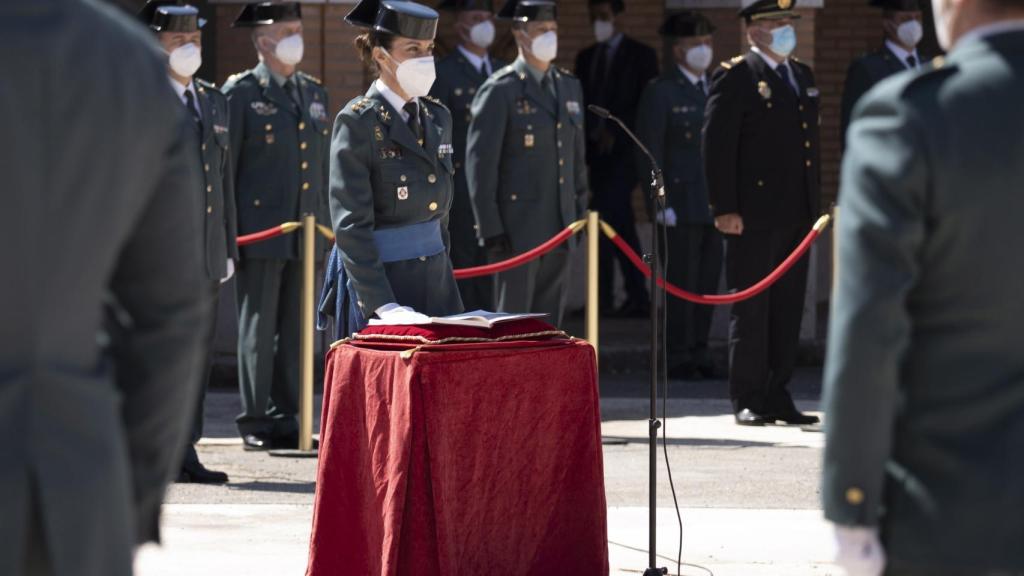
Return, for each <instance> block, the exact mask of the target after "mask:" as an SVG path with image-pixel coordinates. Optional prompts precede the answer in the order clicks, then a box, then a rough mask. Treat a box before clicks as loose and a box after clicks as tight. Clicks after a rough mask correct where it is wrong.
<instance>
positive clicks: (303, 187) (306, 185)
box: [302, 182, 309, 190]
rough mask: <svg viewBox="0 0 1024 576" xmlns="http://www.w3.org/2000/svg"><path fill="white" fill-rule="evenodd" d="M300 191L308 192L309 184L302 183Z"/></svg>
mask: <svg viewBox="0 0 1024 576" xmlns="http://www.w3.org/2000/svg"><path fill="white" fill-rule="evenodd" d="M302 189H303V190H309V182H303V183H302Z"/></svg>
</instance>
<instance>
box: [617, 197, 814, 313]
mask: <svg viewBox="0 0 1024 576" xmlns="http://www.w3.org/2000/svg"><path fill="white" fill-rule="evenodd" d="M830 220H831V216H829V215H828V214H826V215H824V216H822V217H821V218H819V219H818V221H817V222H816V223H815V224H814V227H813V228H811V231H810V232H808V233H807V236H805V237H804V239H803V241H802V242H800V245H799V246H797V247H796V250H793V253H792V254H790V255H789V256H787V257H786V259H785V260H783V261H782V263H781V264H779V266H778V267H777V268H775V270H772V272H771V274H768V275H767V276H765V277H764V278H762V279H761V280H760V281H758V282H757V283H756V284H754V285H753V286H751V287H749V288H746V289H744V290H740V291H739V292H733V293H732V294H714V295H702V294H694V293H692V292H687V291H686V290H683V289H682V288H680V287H678V286H676V285H675V284H672V283H671V282H667V281H666V280H665V279H664V278H658V286H661V287H663V288H665V291H666V292H668V293H669V294H671V295H673V296H675V297H676V298H681V299H683V300H688V301H690V302H694V303H696V304H708V305H712V306H718V305H722V304H734V303H736V302H742V301H743V300H748V299H750V298H753V297H754V296H757V295H758V294H760V293H761V292H764V291H765V290H767V289H768V288H769V287H770V286H771V285H772V284H774V283H775V282H776V281H778V279H779V278H782V276H783V275H784V274H785V273H786V272H788V271H789V269H790V268H792V267H793V265H794V264H796V263H797V261H798V260H800V258H803V256H804V254H806V253H807V251H808V250H810V248H811V244H814V241H815V240H817V239H818V236H819V235H821V232H822V231H823V230H824V229H825V228H827V227H828V223H829V221H830ZM601 228H602V229H603V230H604V233H605V236H608V239H609V240H611V241H612V242H613V243H614V244H615V246H617V247H618V248H619V250H621V251H622V253H623V254H625V255H626V257H627V258H629V260H630V261H631V262H632V263H633V265H634V266H636V267H637V269H638V270H640V272H642V273H643V275H644V277H645V278H650V277H651V268H650V267H649V266H648V265H647V264H646V263H645V262H644V261H643V259H642V258H640V256H639V255H638V254H637V253H636V251H634V250H633V248H632V247H630V245H629V244H627V243H626V241H625V240H623V238H622V236H619V235H618V233H617V232H615V230H614V229H613V228H612V227H611V226H609V225H608V224H606V223H605V222H603V221H602V222H601Z"/></svg>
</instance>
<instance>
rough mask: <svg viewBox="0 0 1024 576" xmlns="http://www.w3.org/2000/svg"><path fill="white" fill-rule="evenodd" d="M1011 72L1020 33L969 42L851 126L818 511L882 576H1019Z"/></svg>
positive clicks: (1019, 84)
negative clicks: (865, 544) (858, 533)
mask: <svg viewBox="0 0 1024 576" xmlns="http://www.w3.org/2000/svg"><path fill="white" fill-rule="evenodd" d="M997 26H998V25H997ZM1022 69H1024V26H1021V25H1020V23H1019V21H1018V22H1017V23H1016V24H1011V23H1005V24H1003V27H1002V29H1001V30H1000V29H998V28H997V29H994V30H992V31H990V32H989V33H988V34H987V35H986V34H981V33H980V32H979V35H971V34H970V33H968V35H967V36H964V37H963V38H961V39H960V40H958V41H957V44H956V45H955V46H954V48H953V50H952V51H951V52H950V53H949V55H948V56H947V57H946V59H945V62H944V63H938V62H937V64H936V67H935V68H934V69H931V70H927V71H923V72H919V73H910V74H903V75H900V76H898V77H894V78H891V79H889V80H886V81H884V82H883V83H882V84H880V85H879V86H878V87H877V88H876V89H875V90H872V91H871V92H870V93H869V94H868V95H867V96H865V97H864V101H863V102H862V104H861V105H859V106H858V107H857V112H856V113H855V114H854V121H853V123H852V125H851V127H850V135H849V141H848V143H849V147H848V148H847V151H846V155H845V158H844V161H843V174H842V183H841V187H840V190H841V195H840V199H841V200H840V206H841V208H842V210H841V212H840V214H841V217H840V218H839V229H838V231H837V234H838V236H837V242H838V247H839V259H838V263H837V265H838V278H837V283H836V292H835V296H834V298H833V300H832V314H831V322H830V326H829V339H828V354H827V359H826V362H825V380H824V386H825V394H824V406H825V409H826V414H827V416H828V425H827V426H826V434H827V436H826V446H825V460H824V466H823V469H824V477H823V481H822V494H823V498H824V508H825V516H826V518H828V519H829V520H831V521H833V522H836V523H838V524H843V525H857V526H872V527H874V526H877V527H879V528H880V535H881V539H882V543H883V545H884V547H885V549H886V555H887V556H888V568H887V571H886V574H887V575H891V576H904V575H914V576H917V575H920V576H923V575H926V574H927V575H938V576H998V575H1018V574H1022V573H1024V547H1022V546H1021V542H1024V515H1021V514H1020V513H1019V511H1020V510H1024V484H1022V481H1021V479H1022V478H1024V459H1022V458H1021V449H1022V448H1024V417H1022V415H1024V385H1022V382H1021V375H1022V374H1024V355H1022V354H1021V345H1020V342H1021V338H1020V331H1021V326H1022V325H1024V300H1022V299H1021V293H1022V290H1024V268H1021V267H1020V266H1019V265H1016V263H1017V262H1019V260H1020V254H1021V253H1022V252H1024V228H1022V227H1021V225H1020V215H1021V214H1022V213H1024V195H1022V194H1021V193H1020V184H1019V183H1020V182H1022V181H1024V163H1022V162H1021V158H1024V115H1021V114H1020V113H1019V108H1020V94H1022V93H1024V75H1021V73H1020V71H1021V70H1022Z"/></svg>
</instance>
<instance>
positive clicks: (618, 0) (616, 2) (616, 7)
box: [587, 0, 626, 14]
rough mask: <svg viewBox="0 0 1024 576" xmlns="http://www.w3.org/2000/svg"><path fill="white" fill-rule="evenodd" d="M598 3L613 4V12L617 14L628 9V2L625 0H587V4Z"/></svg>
mask: <svg viewBox="0 0 1024 576" xmlns="http://www.w3.org/2000/svg"><path fill="white" fill-rule="evenodd" d="M598 4H611V5H612V12H614V13H615V14H622V13H623V12H625V11H626V3H625V2H624V1H623V0H587V6H596V5H598Z"/></svg>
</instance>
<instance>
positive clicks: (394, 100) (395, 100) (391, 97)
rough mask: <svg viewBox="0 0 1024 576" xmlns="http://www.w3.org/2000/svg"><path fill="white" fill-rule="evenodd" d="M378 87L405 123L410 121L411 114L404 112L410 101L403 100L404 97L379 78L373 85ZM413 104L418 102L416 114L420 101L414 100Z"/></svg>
mask: <svg viewBox="0 0 1024 576" xmlns="http://www.w3.org/2000/svg"><path fill="white" fill-rule="evenodd" d="M373 85H374V86H376V87H377V91H378V92H380V94H381V96H383V97H384V99H385V100H387V101H388V104H391V107H392V108H394V109H395V110H398V113H399V114H400V115H401V116H402V120H403V121H405V122H408V121H409V113H408V112H406V111H405V110H404V108H405V105H406V103H407V102H409V101H408V100H402V97H401V96H399V95H398V94H396V93H395V91H394V90H392V89H391V88H388V85H387V84H385V83H384V81H383V80H381V79H380V78H378V79H377V80H376V82H374V84H373ZM412 101H413V102H416V112H419V110H420V108H419V106H420V101H419V99H418V98H413V99H412Z"/></svg>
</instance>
